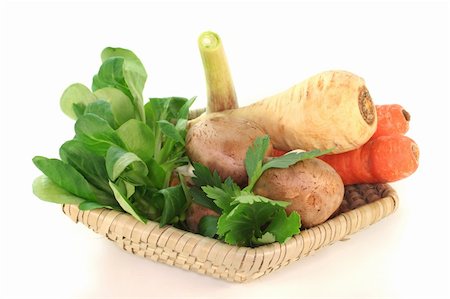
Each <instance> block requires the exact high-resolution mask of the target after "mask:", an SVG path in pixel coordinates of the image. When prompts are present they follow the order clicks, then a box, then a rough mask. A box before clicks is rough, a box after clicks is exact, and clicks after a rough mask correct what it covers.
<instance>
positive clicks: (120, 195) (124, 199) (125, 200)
mask: <svg viewBox="0 0 450 299" xmlns="http://www.w3.org/2000/svg"><path fill="white" fill-rule="evenodd" d="M124 184H125V183H124ZM109 185H110V186H111V189H112V190H113V192H114V196H115V198H116V200H117V202H118V203H119V205H120V206H121V207H122V208H123V209H124V210H125V212H127V213H129V214H131V215H133V217H134V218H136V219H138V220H139V221H141V222H143V223H146V222H147V219H145V218H144V217H143V216H142V215H141V214H140V213H139V212H138V211H137V210H136V209H135V207H134V206H133V204H132V203H131V201H130V200H129V197H128V196H127V194H126V192H123V188H122V191H121V190H120V187H119V186H118V185H116V184H114V183H113V182H109ZM125 190H126V189H125Z"/></svg>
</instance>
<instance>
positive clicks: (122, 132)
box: [117, 119, 155, 162]
mask: <svg viewBox="0 0 450 299" xmlns="http://www.w3.org/2000/svg"><path fill="white" fill-rule="evenodd" d="M117 134H118V135H119V137H120V139H121V140H122V141H123V143H124V144H125V147H126V148H127V149H128V150H129V151H130V152H133V153H135V154H136V155H137V156H138V157H139V158H141V159H142V160H143V161H145V162H148V161H150V160H151V159H152V158H153V153H154V151H155V135H154V134H153V131H152V130H151V129H150V128H149V127H148V126H147V125H146V124H145V123H143V122H141V121H139V120H136V119H130V120H129V121H127V122H126V123H124V124H123V125H121V126H120V127H119V128H118V129H117Z"/></svg>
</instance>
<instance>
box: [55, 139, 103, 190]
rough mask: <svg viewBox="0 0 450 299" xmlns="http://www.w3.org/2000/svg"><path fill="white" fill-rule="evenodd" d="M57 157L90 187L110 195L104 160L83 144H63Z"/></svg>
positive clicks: (69, 142)
mask: <svg viewBox="0 0 450 299" xmlns="http://www.w3.org/2000/svg"><path fill="white" fill-rule="evenodd" d="M59 156H60V157H61V160H62V161H64V162H66V163H67V164H70V165H71V166H73V167H74V168H75V169H76V170H77V171H78V172H79V173H80V174H82V175H83V177H84V178H85V179H86V180H87V181H88V182H90V183H91V184H92V185H94V186H95V187H97V188H98V189H100V190H102V191H104V192H106V193H109V194H111V195H112V190H111V188H110V187H109V182H108V173H107V171H106V166H105V159H104V158H103V157H102V156H99V155H96V154H95V153H93V152H92V151H90V150H89V149H88V148H87V147H86V146H85V144H84V143H83V142H81V141H79V140H69V141H67V142H65V143H64V144H63V145H62V146H61V147H60V149H59Z"/></svg>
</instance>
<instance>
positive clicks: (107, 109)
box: [84, 100, 117, 129]
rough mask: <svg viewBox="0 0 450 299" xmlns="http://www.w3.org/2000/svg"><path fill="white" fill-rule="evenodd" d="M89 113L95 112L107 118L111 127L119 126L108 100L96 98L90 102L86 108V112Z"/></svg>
mask: <svg viewBox="0 0 450 299" xmlns="http://www.w3.org/2000/svg"><path fill="white" fill-rule="evenodd" d="M87 113H91V114H95V115H97V116H98V117H100V118H102V119H104V120H106V121H107V122H108V124H109V125H110V126H111V128H113V129H116V128H117V123H116V120H115V118H114V115H113V113H112V109H111V104H110V103H108V102H107V101H104V100H96V101H95V102H92V103H89V104H88V105H87V106H86V108H85V110H84V114H87Z"/></svg>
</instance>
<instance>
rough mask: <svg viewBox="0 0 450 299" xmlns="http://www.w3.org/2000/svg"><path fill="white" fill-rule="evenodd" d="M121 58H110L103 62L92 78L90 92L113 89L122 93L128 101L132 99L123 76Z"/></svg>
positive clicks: (123, 60) (122, 60) (122, 61)
mask: <svg viewBox="0 0 450 299" xmlns="http://www.w3.org/2000/svg"><path fill="white" fill-rule="evenodd" d="M124 62H125V59H124V58H123V57H111V58H108V59H106V60H104V61H103V63H102V65H101V66H100V69H99V71H98V74H97V75H95V76H94V78H93V82H92V90H93V91H96V90H97V89H101V88H104V87H114V88H117V89H119V90H120V91H122V92H123V93H124V94H125V95H127V96H128V97H129V98H130V99H132V98H133V96H132V94H131V92H130V90H129V88H128V86H127V83H126V82H125V78H124V75H123V65H124Z"/></svg>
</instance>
